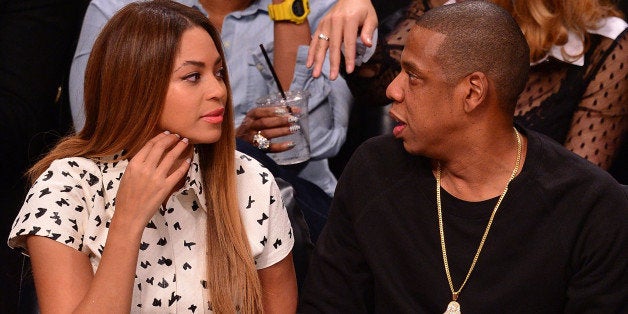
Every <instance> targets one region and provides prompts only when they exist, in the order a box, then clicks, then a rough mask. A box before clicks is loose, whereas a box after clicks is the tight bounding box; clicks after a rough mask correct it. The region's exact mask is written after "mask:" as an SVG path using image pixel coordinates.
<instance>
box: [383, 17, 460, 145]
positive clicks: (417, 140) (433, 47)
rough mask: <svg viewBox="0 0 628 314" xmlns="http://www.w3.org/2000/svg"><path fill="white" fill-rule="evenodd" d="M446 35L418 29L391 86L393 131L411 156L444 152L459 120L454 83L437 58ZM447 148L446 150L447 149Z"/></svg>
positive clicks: (403, 54)
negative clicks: (449, 135)
mask: <svg viewBox="0 0 628 314" xmlns="http://www.w3.org/2000/svg"><path fill="white" fill-rule="evenodd" d="M444 39H445V35H443V34H440V33H437V32H434V31H430V30H427V29H423V28H420V27H415V28H414V29H412V31H411V33H410V34H409V37H408V41H407V43H406V47H405V49H404V50H403V53H402V56H401V72H400V73H399V75H397V77H396V78H395V79H394V80H393V81H392V83H390V85H389V86H388V88H387V90H386V96H388V98H390V99H392V100H393V105H392V107H391V109H390V116H391V117H392V118H393V119H394V120H395V121H397V125H396V126H395V128H394V129H393V134H394V135H395V137H396V138H399V139H401V140H403V145H404V147H405V149H406V150H407V151H408V152H409V153H411V154H421V155H427V156H432V155H433V153H431V152H437V151H442V149H443V148H440V149H439V147H443V145H445V142H444V141H443V139H444V138H446V137H447V136H448V134H450V133H451V132H452V130H453V124H455V121H456V120H458V121H460V118H461V117H457V115H459V114H460V112H459V111H460V110H459V109H457V107H458V108H459V106H456V102H455V101H454V93H455V84H456V82H449V81H448V80H447V78H446V76H445V73H444V71H443V69H442V66H441V65H440V64H439V61H438V59H437V56H438V53H439V47H440V45H441V44H442V42H443V40H444ZM444 149H446V147H444Z"/></svg>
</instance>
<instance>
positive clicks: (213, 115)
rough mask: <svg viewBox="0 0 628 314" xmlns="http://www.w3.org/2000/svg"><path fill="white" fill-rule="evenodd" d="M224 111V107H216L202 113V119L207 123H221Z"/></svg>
mask: <svg viewBox="0 0 628 314" xmlns="http://www.w3.org/2000/svg"><path fill="white" fill-rule="evenodd" d="M224 113H225V108H218V109H216V110H212V111H210V112H208V113H206V114H204V115H203V117H202V119H203V121H206V122H209V123H221V122H222V118H223V114H224Z"/></svg>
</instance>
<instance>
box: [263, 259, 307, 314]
mask: <svg viewBox="0 0 628 314" xmlns="http://www.w3.org/2000/svg"><path fill="white" fill-rule="evenodd" d="M257 274H258V275H259V279H260V284H261V286H262V299H263V305H264V312H266V313H277V314H279V313H295V311H296V309H297V300H298V295H297V280H296V275H295V271H294V264H293V263H292V253H290V254H289V255H288V256H286V257H285V258H284V259H283V260H281V261H280V262H278V263H277V264H274V265H272V266H270V267H266V268H263V269H260V270H258V271H257Z"/></svg>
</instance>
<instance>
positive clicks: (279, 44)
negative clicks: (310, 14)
mask: <svg viewBox="0 0 628 314" xmlns="http://www.w3.org/2000/svg"><path fill="white" fill-rule="evenodd" d="M282 2H284V0H273V4H279V3H282ZM309 42H310V25H309V23H307V21H306V22H303V23H301V24H295V23H292V22H288V21H275V22H274V43H275V51H274V55H273V65H274V67H275V71H276V72H277V76H278V77H279V82H281V86H282V87H283V88H284V89H286V88H288V87H290V83H292V77H293V76H294V66H295V63H296V61H297V52H298V50H299V46H305V45H307V44H308V43H309Z"/></svg>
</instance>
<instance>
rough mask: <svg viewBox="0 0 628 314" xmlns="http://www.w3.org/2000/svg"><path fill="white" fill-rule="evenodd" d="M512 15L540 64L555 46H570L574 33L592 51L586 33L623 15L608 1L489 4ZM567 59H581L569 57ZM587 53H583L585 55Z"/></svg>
mask: <svg viewBox="0 0 628 314" xmlns="http://www.w3.org/2000/svg"><path fill="white" fill-rule="evenodd" d="M490 1H491V2H493V3H496V4H498V5H500V6H502V7H503V8H505V9H506V10H508V12H510V13H511V14H512V15H513V17H514V18H515V20H516V21H517V23H518V24H519V26H520V27H521V30H522V31H523V33H524V34H525V36H526V40H527V41H528V45H529V46H530V62H535V61H539V60H541V59H542V58H543V57H545V55H547V52H548V51H549V50H550V48H551V47H552V46H553V45H557V46H562V45H564V44H566V43H567V40H568V31H572V32H574V33H575V34H576V35H578V36H579V37H580V38H581V39H582V40H583V41H584V43H585V51H586V50H587V48H588V47H589V34H588V33H587V30H590V29H597V28H599V27H600V26H601V25H599V22H600V20H601V19H602V18H605V17H609V16H618V17H621V16H622V14H621V13H620V12H619V11H618V10H617V9H616V8H615V7H614V6H613V4H612V3H610V2H609V1H608V0H490ZM562 53H563V56H564V57H566V58H567V59H569V58H576V57H580V55H575V56H573V55H568V54H567V53H566V52H565V51H564V50H563V51H562ZM583 53H584V52H583Z"/></svg>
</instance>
